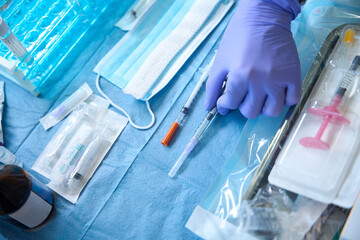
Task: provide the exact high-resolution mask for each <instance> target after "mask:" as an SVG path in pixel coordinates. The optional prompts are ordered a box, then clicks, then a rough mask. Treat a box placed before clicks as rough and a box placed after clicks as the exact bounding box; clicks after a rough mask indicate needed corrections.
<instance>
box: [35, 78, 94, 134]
mask: <svg viewBox="0 0 360 240" xmlns="http://www.w3.org/2000/svg"><path fill="white" fill-rule="evenodd" d="M92 93H93V91H92V90H91V88H90V87H89V85H88V84H87V83H84V84H83V85H82V86H81V87H80V88H79V89H78V90H77V91H76V92H74V93H73V94H72V95H71V96H70V97H68V98H67V99H66V100H65V101H64V102H62V103H61V104H60V105H59V106H58V107H57V108H55V109H54V110H53V111H51V112H50V113H49V114H47V115H46V116H45V117H43V118H41V119H40V123H41V125H42V126H43V127H44V129H45V130H48V129H49V128H51V127H53V126H55V125H56V124H57V123H58V122H60V121H61V120H63V119H64V118H65V117H66V116H67V115H68V114H69V113H70V112H71V111H73V110H74V109H75V108H76V106H78V105H79V104H80V103H82V102H83V101H85V100H86V99H87V98H88V97H90V95H91V94H92Z"/></svg>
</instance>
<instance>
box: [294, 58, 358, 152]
mask: <svg viewBox="0 0 360 240" xmlns="http://www.w3.org/2000/svg"><path fill="white" fill-rule="evenodd" d="M359 66H360V56H355V58H354V60H353V62H352V64H351V67H350V69H349V70H348V71H347V72H346V74H345V75H344V78H343V79H342V81H341V82H340V85H339V87H338V90H337V91H336V94H335V97H334V98H333V100H332V103H331V105H330V106H326V107H324V108H322V109H318V108H309V109H308V112H309V113H310V114H313V115H316V116H320V117H323V122H322V124H321V126H320V128H319V130H318V132H317V133H316V135H315V137H304V138H302V139H300V141H299V143H300V144H301V145H303V146H304V147H309V148H317V149H324V150H327V149H330V145H329V144H328V143H326V142H325V141H323V140H321V137H322V136H323V134H324V132H325V130H326V128H327V126H328V125H329V123H330V122H331V123H333V124H345V125H347V124H350V121H349V120H348V119H346V118H345V117H343V116H342V115H341V113H339V110H338V106H339V104H340V103H341V102H342V100H343V98H344V95H345V92H346V91H347V89H348V88H349V87H350V84H351V82H352V80H353V79H354V78H355V76H356V75H357V74H358V73H357V70H358V68H359Z"/></svg>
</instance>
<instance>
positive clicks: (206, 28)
mask: <svg viewBox="0 0 360 240" xmlns="http://www.w3.org/2000/svg"><path fill="white" fill-rule="evenodd" d="M233 3H234V0H229V1H222V0H175V1H173V0H162V1H157V2H156V3H155V4H154V5H153V7H152V8H151V9H150V10H149V12H148V13H147V14H145V16H144V18H143V20H142V21H141V22H139V23H138V24H137V26H135V28H134V29H133V30H131V31H130V32H128V33H127V34H126V35H125V36H124V38H123V39H121V40H120V41H119V42H118V43H117V44H116V46H114V48H113V49H112V50H111V51H110V52H109V53H108V54H107V55H106V56H105V57H104V58H103V59H102V60H101V61H100V62H99V64H98V65H97V66H96V67H95V69H94V71H95V72H96V73H97V74H98V75H101V76H102V77H104V78H105V79H107V80H108V81H110V82H111V83H113V84H114V85H116V86H118V87H119V88H121V89H122V90H123V91H124V92H125V93H127V94H130V95H132V96H133V97H134V98H136V99H138V100H143V101H147V100H149V99H150V98H151V97H153V96H154V95H155V94H156V93H158V92H159V91H160V90H161V89H163V88H164V87H165V86H166V85H167V84H168V83H169V82H170V80H171V79H172V78H173V77H174V75H175V74H176V72H177V71H178V70H179V69H180V68H181V66H182V65H183V64H184V63H185V62H186V60H187V59H188V58H189V57H190V56H191V54H192V53H193V52H194V51H195V50H196V48H197V47H198V46H199V45H200V44H201V42H202V41H203V40H204V39H205V38H206V37H207V36H208V35H209V34H210V32H211V31H212V30H213V29H214V28H215V26H216V25H217V24H218V23H219V22H220V21H221V19H222V18H223V17H224V16H225V15H226V13H227V12H228V10H229V9H230V8H231V6H232V4H233ZM148 109H149V111H150V107H149V105H148ZM122 111H123V109H122ZM123 112H124V113H125V114H127V113H126V112H125V111H123ZM153 120H154V118H153ZM130 123H131V121H130ZM133 126H134V125H133ZM134 127H138V126H134ZM148 127H149V126H147V127H146V128H148ZM150 127H151V126H150Z"/></svg>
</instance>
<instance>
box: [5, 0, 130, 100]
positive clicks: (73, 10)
mask: <svg viewBox="0 0 360 240" xmlns="http://www.w3.org/2000/svg"><path fill="white" fill-rule="evenodd" d="M114 2H116V4H114ZM110 4H114V6H116V10H115V8H114V7H113V8H112V9H111V8H110V7H109V5H110ZM130 4H131V1H115V0H110V1H57V0H37V1H1V2H0V8H1V17H2V19H3V21H2V24H1V25H3V24H5V23H7V24H8V26H9V27H7V26H5V25H4V27H1V28H2V29H3V30H2V32H3V33H4V32H5V30H6V29H10V30H9V34H7V35H5V36H3V35H1V36H3V37H2V38H3V41H4V43H6V44H7V46H9V48H10V50H9V49H8V48H7V47H6V46H5V44H4V43H3V42H1V43H0V74H2V75H4V76H5V77H7V78H9V79H10V80H13V81H15V82H16V83H18V84H19V85H21V86H22V87H24V88H25V89H27V90H28V91H30V92H31V93H33V94H34V95H38V94H39V93H40V92H41V93H43V94H54V93H55V94H56V93H58V92H57V91H59V90H61V89H62V88H61V87H55V84H56V83H57V82H58V80H59V77H60V76H63V75H64V74H63V73H64V72H66V71H67V70H68V69H69V68H72V67H73V63H74V62H75V61H74V60H76V59H77V58H78V56H79V54H80V53H81V52H83V50H84V49H85V48H86V47H87V46H88V45H89V43H90V41H92V44H94V43H95V41H94V39H95V38H97V39H99V38H102V37H104V34H106V33H107V32H108V31H109V29H110V28H108V27H106V26H104V24H103V23H104V22H110V21H111V19H112V18H113V17H114V16H116V14H119V13H121V12H122V11H123V9H124V8H128V7H129V6H128V5H130ZM100 16H102V24H97V23H99V22H100V21H99V20H100V19H101V17H100ZM118 16H119V17H120V16H121V15H118ZM91 27H93V30H95V31H93V32H94V34H93V33H92V32H91V31H89V29H90V28H91ZM95 27H96V29H95ZM10 31H11V34H10ZM95 32H96V37H95ZM14 36H16V38H15V37H14ZM96 49H97V46H96V45H93V47H92V49H90V48H87V49H86V50H87V53H88V54H89V56H91V55H90V54H91V53H90V52H89V51H95V50H96ZM30 56H31V57H30ZM29 59H32V60H31V61H30V60H29ZM78 67H79V69H81V65H78ZM69 79H72V78H69ZM64 81H66V79H62V83H61V84H66V83H64Z"/></svg>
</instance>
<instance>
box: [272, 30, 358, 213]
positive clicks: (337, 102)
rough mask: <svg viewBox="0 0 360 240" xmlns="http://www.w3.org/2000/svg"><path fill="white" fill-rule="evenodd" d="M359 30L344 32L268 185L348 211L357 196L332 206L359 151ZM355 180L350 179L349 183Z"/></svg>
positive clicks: (350, 194) (353, 193)
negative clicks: (337, 205) (346, 208)
mask: <svg viewBox="0 0 360 240" xmlns="http://www.w3.org/2000/svg"><path fill="white" fill-rule="evenodd" d="M359 40H360V28H359V27H358V26H356V25H349V26H347V27H345V28H344V29H343V31H342V33H341V35H340V38H339V40H338V41H337V44H336V46H335V47H334V50H333V51H332V55H331V56H330V58H329V59H328V61H327V63H326V66H325V68H324V69H323V70H322V72H321V75H320V76H319V77H318V80H317V84H316V85H315V87H314V88H313V89H312V92H311V94H310V96H309V98H308V100H307V102H306V104H305V106H304V107H303V108H302V110H301V112H300V115H299V117H298V118H297V120H296V122H295V124H294V127H293V128H292V129H291V131H290V132H289V134H288V136H287V140H286V142H285V144H284V145H283V147H282V150H281V151H280V153H279V156H278V157H277V160H276V164H275V166H274V168H273V170H272V172H271V174H270V176H269V181H270V182H271V183H272V184H275V185H277V186H280V187H283V188H285V189H288V190H290V191H293V192H296V193H298V194H301V195H304V196H307V197H309V198H312V199H315V200H318V201H321V202H324V203H338V204H339V205H340V206H342V207H351V206H352V204H353V201H354V200H355V198H356V195H357V193H358V191H359V187H358V185H356V186H353V187H352V188H348V191H347V193H344V194H346V195H347V197H343V200H342V201H335V200H336V199H337V196H338V194H339V193H340V191H341V189H342V186H343V185H344V182H345V181H346V180H347V179H348V177H349V173H350V171H351V169H352V166H354V164H355V163H356V160H357V156H358V148H359V146H360V141H359V131H360V114H359V112H360V104H359V103H360V101H359V100H360V85H359V80H360V56H359V55H356V53H358V52H359V50H360V41H359ZM355 180H356V178H355V179H352V182H354V181H355Z"/></svg>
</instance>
